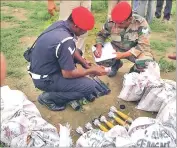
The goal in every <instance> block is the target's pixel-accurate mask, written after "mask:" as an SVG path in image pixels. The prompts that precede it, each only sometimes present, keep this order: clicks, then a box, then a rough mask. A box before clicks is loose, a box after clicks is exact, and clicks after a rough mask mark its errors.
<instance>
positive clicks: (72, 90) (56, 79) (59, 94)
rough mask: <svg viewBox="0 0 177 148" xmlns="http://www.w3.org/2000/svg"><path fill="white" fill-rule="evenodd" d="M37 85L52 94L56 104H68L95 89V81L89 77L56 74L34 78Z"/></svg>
mask: <svg viewBox="0 0 177 148" xmlns="http://www.w3.org/2000/svg"><path fill="white" fill-rule="evenodd" d="M33 82H34V84H35V86H36V87H37V88H39V89H41V90H43V91H46V92H48V93H50V94H51V96H53V97H50V98H51V99H52V100H53V101H54V102H55V103H56V104H58V105H61V104H66V103H68V102H70V101H73V100H78V99H81V98H83V97H85V96H88V95H90V94H92V93H93V92H94V91H95V86H96V84H95V82H94V81H93V80H91V79H89V78H87V77H82V78H76V79H65V78H63V76H61V75H59V74H56V75H53V76H49V77H48V78H45V79H40V80H33Z"/></svg>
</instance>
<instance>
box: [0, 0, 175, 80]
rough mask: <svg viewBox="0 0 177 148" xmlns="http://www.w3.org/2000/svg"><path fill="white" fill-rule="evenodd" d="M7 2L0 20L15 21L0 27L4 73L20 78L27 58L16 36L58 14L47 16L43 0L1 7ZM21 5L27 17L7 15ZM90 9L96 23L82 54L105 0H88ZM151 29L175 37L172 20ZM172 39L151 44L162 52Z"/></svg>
mask: <svg viewBox="0 0 177 148" xmlns="http://www.w3.org/2000/svg"><path fill="white" fill-rule="evenodd" d="M3 6H8V7H9V12H2V13H1V21H6V22H10V23H15V24H19V25H18V26H15V27H14V28H8V29H4V28H1V42H0V44H1V51H2V52H3V53H4V54H5V56H6V58H7V61H8V76H10V77H16V78H20V77H22V76H23V75H24V68H25V69H26V65H27V62H26V61H25V60H24V58H23V52H24V51H25V48H26V47H24V46H22V45H21V44H20V38H22V37H25V36H28V37H29V36H38V35H39V34H40V33H41V32H42V31H43V30H44V29H45V28H47V27H48V26H49V25H50V24H52V23H53V22H55V21H57V20H58V17H59V14H58V13H56V14H55V16H54V17H50V15H49V14H48V12H47V4H46V2H44V1H40V2H39V1H38V2H35V3H33V2H31V1H25V2H20V3H18V2H17V1H2V2H1V7H3ZM13 8H15V9H18V8H23V9H25V10H26V11H27V13H26V17H27V21H21V20H19V19H18V18H16V17H15V16H11V14H12V13H13V11H12V9H13ZM92 11H93V13H94V16H95V20H96V24H95V27H94V29H93V30H92V31H90V32H89V36H88V42H87V45H86V54H87V53H88V54H90V47H91V46H92V45H93V44H94V43H95V42H94V40H95V37H96V34H97V33H98V31H100V30H101V28H102V25H103V24H104V22H105V21H106V18H107V0H103V1H97V0H93V1H92ZM175 12H176V9H175V7H173V9H172V14H173V22H176V18H175V15H174V14H175ZM150 26H151V29H152V31H155V32H159V33H162V32H163V33H166V34H167V36H168V37H169V38H170V39H171V40H174V41H175V37H176V36H175V32H176V26H175V24H174V23H172V24H169V25H168V24H163V23H161V21H160V20H156V19H155V20H154V21H153V23H152V24H151V25H150ZM174 41H170V42H161V41H157V40H153V41H151V47H152V48H153V50H156V51H158V52H162V53H163V52H165V51H166V49H167V48H169V47H174V46H175V44H174V43H173V42H174Z"/></svg>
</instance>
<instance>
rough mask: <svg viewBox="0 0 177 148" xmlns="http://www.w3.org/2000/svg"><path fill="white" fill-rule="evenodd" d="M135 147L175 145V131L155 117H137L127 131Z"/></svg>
mask: <svg viewBox="0 0 177 148" xmlns="http://www.w3.org/2000/svg"><path fill="white" fill-rule="evenodd" d="M128 134H129V136H130V137H131V140H132V141H134V142H135V144H136V147H141V148H142V147H176V131H175V130H174V129H173V128H167V127H166V126H164V125H163V124H162V123H160V122H159V121H158V120H156V119H152V118H148V117H139V118H137V119H136V120H134V121H133V123H132V125H131V126H130V128H129V131H128Z"/></svg>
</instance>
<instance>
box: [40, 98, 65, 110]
mask: <svg viewBox="0 0 177 148" xmlns="http://www.w3.org/2000/svg"><path fill="white" fill-rule="evenodd" d="M38 102H39V103H40V104H41V105H44V106H46V107H47V108H48V109H49V110H51V111H62V110H65V107H63V108H62V109H57V110H55V109H52V108H50V106H48V105H47V104H46V103H45V102H43V101H42V100H41V99H39V98H38Z"/></svg>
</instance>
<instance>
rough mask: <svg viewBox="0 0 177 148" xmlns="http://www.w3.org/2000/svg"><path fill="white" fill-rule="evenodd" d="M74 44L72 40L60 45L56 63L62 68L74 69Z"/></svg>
mask: <svg viewBox="0 0 177 148" xmlns="http://www.w3.org/2000/svg"><path fill="white" fill-rule="evenodd" d="M75 49H76V46H75V43H74V41H73V40H68V41H66V42H64V43H63V44H62V45H61V47H60V55H59V58H58V63H59V65H60V68H61V69H62V70H67V71H72V70H74V69H75V64H74V59H73V53H74V52H75Z"/></svg>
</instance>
